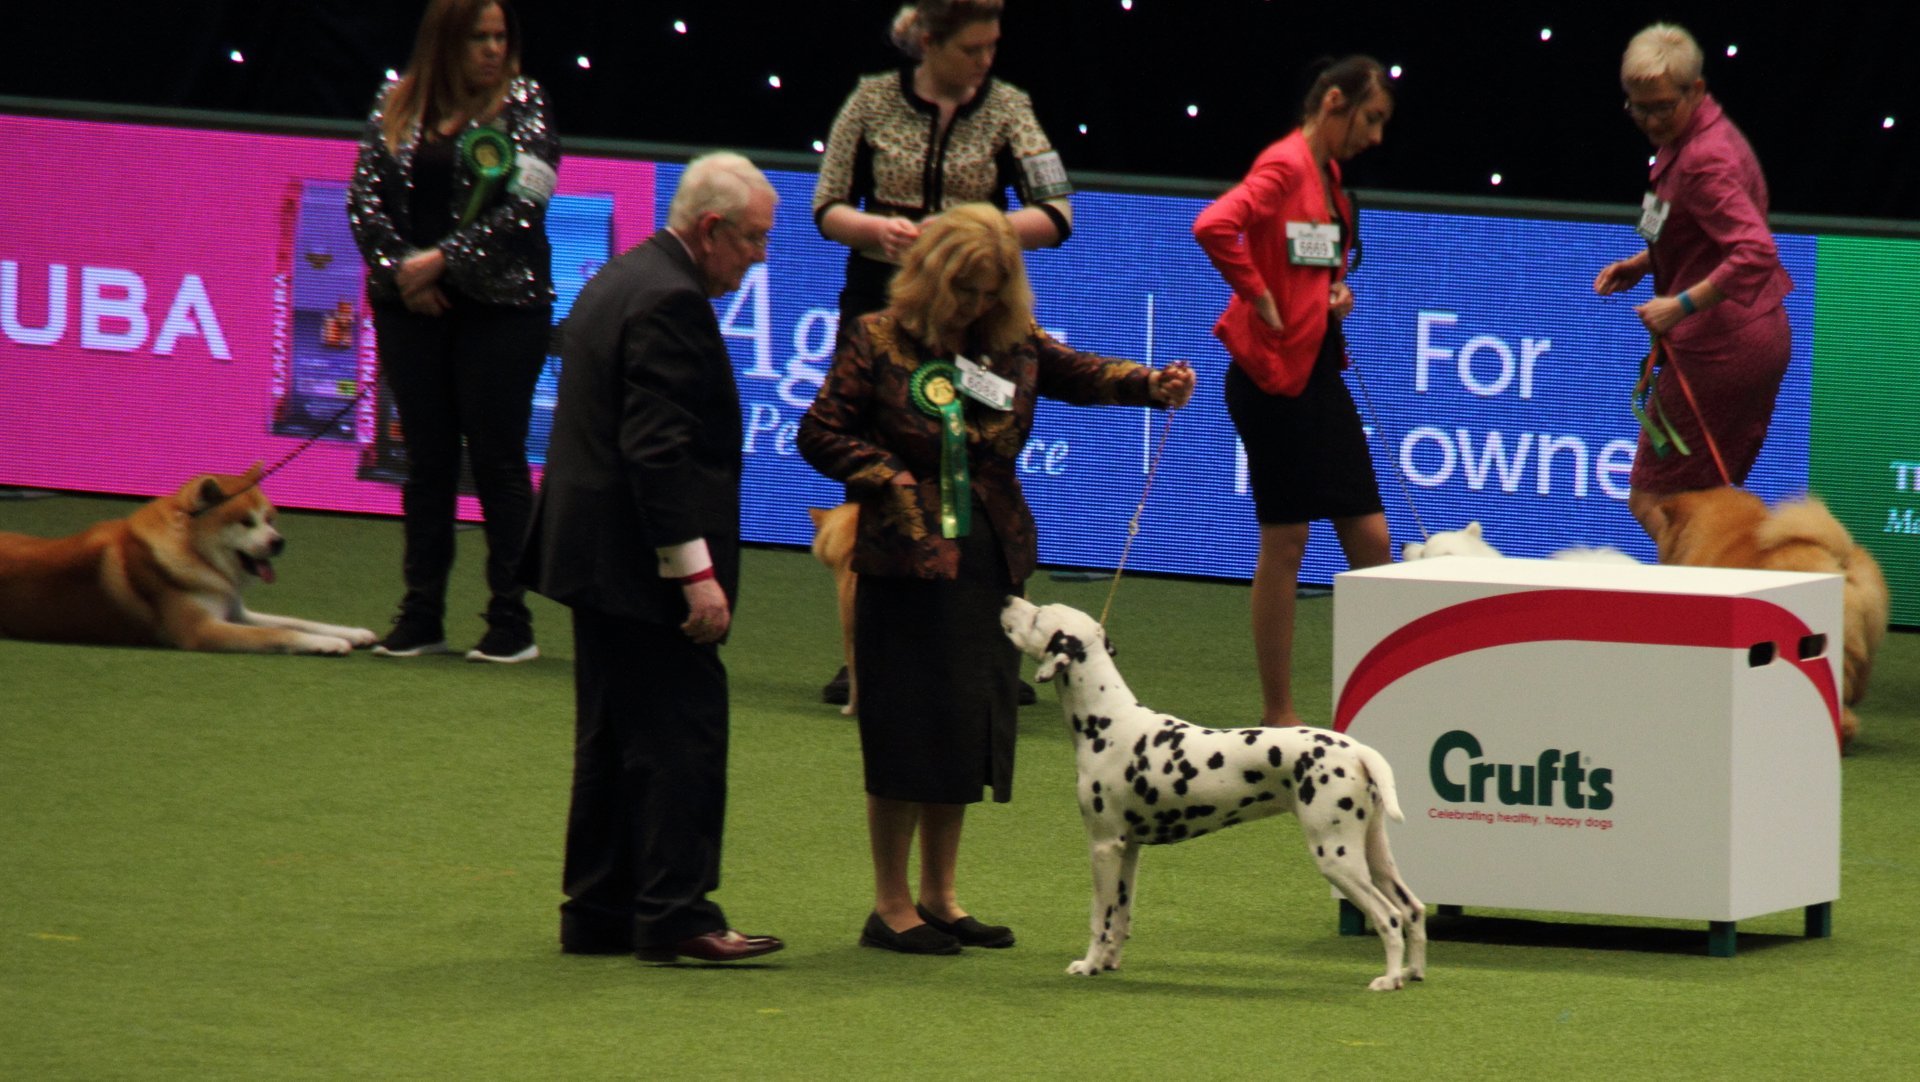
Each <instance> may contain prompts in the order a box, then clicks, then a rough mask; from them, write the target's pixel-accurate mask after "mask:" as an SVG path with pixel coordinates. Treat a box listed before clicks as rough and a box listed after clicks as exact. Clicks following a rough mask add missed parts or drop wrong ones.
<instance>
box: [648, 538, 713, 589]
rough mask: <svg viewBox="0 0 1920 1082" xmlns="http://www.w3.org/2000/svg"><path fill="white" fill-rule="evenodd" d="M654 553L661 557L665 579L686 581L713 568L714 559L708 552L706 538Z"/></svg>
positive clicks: (660, 564)
mask: <svg viewBox="0 0 1920 1082" xmlns="http://www.w3.org/2000/svg"><path fill="white" fill-rule="evenodd" d="M653 551H654V553H655V554H656V555H657V556H658V557H659V560H660V563H659V571H660V577H661V578H663V579H684V578H686V577H687V576H688V575H697V574H699V573H700V572H702V571H705V570H706V569H708V568H710V567H712V566H713V557H712V555H710V554H709V553H708V552H707V539H706V538H704V537H696V538H694V539H693V540H691V541H683V542H681V543H680V544H678V545H667V546H665V547H662V548H657V549H654V550H653Z"/></svg>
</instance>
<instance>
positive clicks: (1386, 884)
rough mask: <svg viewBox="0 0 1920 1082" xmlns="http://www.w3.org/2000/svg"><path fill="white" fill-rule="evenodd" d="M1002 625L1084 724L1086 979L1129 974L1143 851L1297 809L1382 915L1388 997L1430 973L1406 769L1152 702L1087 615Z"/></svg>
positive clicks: (1309, 736)
mask: <svg viewBox="0 0 1920 1082" xmlns="http://www.w3.org/2000/svg"><path fill="white" fill-rule="evenodd" d="M1000 626H1001V629H1002V630H1003V631H1005V632H1006V634H1007V638H1008V639H1010V640H1012V642H1013V644H1014V646H1016V647H1018V648H1019V650H1020V651H1021V652H1022V653H1024V654H1026V655H1027V656H1028V657H1031V658H1035V659H1036V660H1038V661H1039V662H1040V667H1039V670H1038V671H1037V672H1036V673H1035V679H1037V680H1039V681H1040V682H1042V683H1046V682H1053V683H1055V684H1056V685H1057V687H1058V688H1059V694H1060V705H1061V707H1062V708H1063V709H1064V710H1065V712H1066V715H1067V721H1068V722H1069V723H1070V724H1071V725H1072V726H1073V732H1074V745H1075V751H1074V761H1075V766H1076V769H1077V772H1078V774H1079V781H1078V786H1077V787H1078V795H1079V798H1080V816H1081V819H1082V820H1084V821H1085V823H1086V827H1087V841H1088V844H1089V846H1090V847H1091V849H1092V856H1093V907H1092V914H1091V921H1090V932H1091V939H1090V940H1089V942H1088V944H1087V954H1086V957H1084V958H1081V959H1080V960H1079V961H1076V962H1074V963H1073V964H1072V965H1070V966H1068V967H1067V972H1068V973H1072V974H1075V975H1078V976H1094V975H1096V974H1098V973H1100V972H1102V971H1103V970H1109V969H1119V968H1120V951H1121V948H1122V947H1123V946H1125V944H1126V940H1127V936H1128V934H1129V929H1130V927H1131V924H1132V899H1133V895H1134V892H1135V889H1136V888H1137V886H1138V882H1139V881H1138V879H1137V878H1136V875H1135V873H1136V869H1137V868H1138V866H1139V860H1140V849H1141V847H1142V846H1146V845H1167V844H1171V843H1173V842H1181V841H1186V840H1188V839H1191V838H1198V837H1200V836H1201V835H1204V834H1210V833H1212V832H1214V831H1217V830H1222V829H1224V828H1226V827H1230V826H1234V825H1235V824H1238V823H1246V822H1251V821H1253V820H1255V819H1265V818H1267V817H1268V816H1270V815H1277V814H1279V813H1281V812H1288V811H1290V812H1293V813H1294V816H1295V817H1296V818H1297V819H1299V820H1300V828H1301V830H1302V831H1303V832H1304V833H1305V834H1306V841H1307V851H1308V852H1309V853H1311V854H1312V856H1313V859H1314V863H1315V865H1316V866H1317V867H1318V868H1319V869H1320V874H1321V875H1324V876H1326V877H1327V881H1328V882H1330V883H1332V884H1333V885H1334V887H1335V888H1336V889H1338V890H1339V891H1340V893H1341V894H1343V895H1345V896H1346V898H1347V900H1348V901H1350V902H1352V903H1353V904H1354V905H1355V906H1357V907H1358V908H1359V909H1360V911H1361V912H1362V913H1364V914H1366V917H1367V919H1368V920H1369V921H1370V922H1372V924H1373V928H1374V930H1375V932H1377V933H1378V934H1379V936H1380V941H1381V943H1382V944H1384V945H1385V947H1386V955H1387V964H1386V972H1385V973H1382V974H1381V975H1380V976H1378V977H1376V978H1374V980H1373V982H1372V983H1371V984H1370V985H1369V986H1368V987H1370V988H1371V989H1373V990H1374V991H1376V992H1383V991H1390V990H1393V989H1396V988H1401V987H1404V985H1405V983H1406V982H1407V981H1409V980H1416V981H1417V980H1422V979H1424V978H1425V976H1426V967H1427V930H1426V909H1425V908H1424V907H1423V906H1422V905H1421V903H1420V899H1418V898H1416V897H1414V895H1413V891H1412V890H1410V889H1409V888H1408V887H1407V884H1406V882H1405V881H1404V880H1402V879H1401V878H1400V873H1399V871H1398V870H1396V869H1395V867H1394V864H1393V854H1392V853H1391V852H1389V851H1388V849H1387V824H1386V820H1388V819H1393V820H1395V821H1396V822H1398V821H1401V820H1402V819H1403V816H1402V814H1401V811H1400V805H1399V801H1398V800H1397V799H1396V797H1395V796H1394V787H1393V770H1392V768H1391V767H1389V766H1388V765H1387V761H1386V759H1385V758H1383V757H1382V756H1381V755H1380V753H1379V752H1376V751H1374V750H1373V749H1372V748H1369V747H1366V746H1365V745H1363V744H1360V743H1359V742H1357V741H1354V740H1350V739H1348V738H1347V737H1345V736H1343V735H1341V734H1340V733H1336V732H1331V731H1329V730H1325V729H1313V728H1286V729H1270V728H1253V729H1206V728H1202V727H1201V726H1198V725H1192V724H1189V723H1187V722H1184V721H1181V720H1179V719H1178V718H1173V717H1169V716H1168V715H1166V714H1161V713H1158V712H1156V711H1154V710H1151V709H1149V708H1147V707H1145V706H1142V705H1140V703H1139V702H1137V701H1136V700H1135V699H1134V697H1133V692H1131V691H1129V690H1127V685H1126V682H1125V681H1123V680H1121V678H1120V672H1119V670H1118V669H1116V668H1115V667H1114V664H1113V659H1112V657H1111V656H1110V653H1111V651H1110V649H1109V648H1108V646H1107V641H1106V634H1105V632H1103V631H1102V630H1101V628H1100V625H1099V624H1098V623H1097V622H1095V621H1094V619H1093V618H1092V617H1090V616H1088V615H1087V614H1086V613H1083V612H1081V611H1079V610H1078V609H1073V608H1069V607H1067V606H1065V605H1046V606H1036V605H1034V604H1032V603H1031V602H1029V601H1027V600H1025V599H1024V598H1019V597H1009V598H1007V600H1006V604H1005V605H1004V607H1002V609H1001V610H1000Z"/></svg>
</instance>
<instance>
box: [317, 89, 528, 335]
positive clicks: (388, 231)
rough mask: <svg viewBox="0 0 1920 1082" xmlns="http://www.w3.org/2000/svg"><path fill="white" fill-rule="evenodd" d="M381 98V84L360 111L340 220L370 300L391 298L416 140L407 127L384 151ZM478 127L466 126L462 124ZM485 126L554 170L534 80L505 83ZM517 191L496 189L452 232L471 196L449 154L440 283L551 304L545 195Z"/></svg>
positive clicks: (405, 246) (469, 178)
mask: <svg viewBox="0 0 1920 1082" xmlns="http://www.w3.org/2000/svg"><path fill="white" fill-rule="evenodd" d="M386 98H387V92H386V88H385V87H382V88H381V91H380V94H379V95H378V96H377V97H376V98H375V99H374V104H373V112H372V113H371V114H370V115H369V116H368V117H367V128H366V132H365V134H363V135H362V136H361V139H360V155H359V158H358V159H357V160H356V161H355V163H354V167H353V183H352V185H351V186H350V187H349V188H348V190H347V217H348V219H349V220H350V221H351V222H352V225H353V239H354V241H355V242H356V243H358V244H359V246H360V255H361V258H363V259H365V260H366V263H367V268H368V271H369V274H368V276H367V295H368V297H370V298H371V299H373V300H375V301H397V300H398V299H399V297H400V292H399V290H398V289H397V288H395V286H394V284H393V274H394V271H396V270H397V269H399V266H400V264H401V263H402V262H404V261H405V260H406V258H407V257H408V256H409V255H411V254H413V252H414V251H415V248H414V246H413V245H412V244H411V243H409V242H408V240H407V237H408V236H409V235H411V234H412V232H413V223H412V220H411V213H412V212H411V210H410V207H411V202H412V199H411V196H412V191H413V155H414V151H415V150H416V149H417V148H418V147H419V145H420V126H419V125H418V124H415V125H414V127H413V130H411V131H409V132H408V133H407V138H406V140H405V141H404V142H403V143H402V144H401V145H400V147H399V149H398V150H389V149H388V147H387V140H386V136H385V134H384V133H383V132H382V130H381V125H382V123H383V122H384V120H385V106H386ZM480 123H481V122H480V121H474V122H471V123H469V124H468V128H469V129H471V128H474V127H478V126H479V125H480ZM485 123H487V124H488V125H490V126H491V127H494V128H496V129H498V130H500V131H501V132H503V133H505V134H506V136H507V137H508V138H509V139H511V140H512V141H513V146H514V151H515V153H516V154H521V155H532V156H533V157H535V158H538V159H539V160H541V161H543V162H545V163H546V164H547V165H548V166H550V167H558V165H559V163H560V138H559V136H558V135H557V134H555V132H554V130H553V126H552V123H551V122H550V120H549V118H548V115H547V99H546V95H545V94H544V93H542V92H541V90H540V84H539V83H536V82H534V81H533V80H532V79H529V78H527V77H526V76H524V75H523V76H520V77H518V78H516V79H514V80H513V82H512V83H510V84H509V85H508V87H507V96H506V101H505V103H504V104H503V105H502V107H501V109H500V112H499V114H498V115H496V116H495V117H494V118H493V119H492V120H489V121H486V122H485ZM516 187H517V186H516V185H512V184H503V185H501V186H500V188H499V190H498V191H496V192H495V193H494V195H493V196H492V198H491V199H490V200H489V201H488V203H487V204H486V206H485V207H483V208H482V210H481V211H480V213H479V215H478V216H477V217H475V218H474V220H473V221H472V222H470V223H468V224H467V226H466V227H465V228H455V227H456V226H457V225H458V224H459V219H460V215H461V213H462V212H463V211H464V210H465V209H466V206H467V202H468V200H469V198H470V197H471V195H472V192H473V174H472V173H471V172H470V171H469V170H468V169H467V167H466V164H465V163H464V162H461V161H459V160H458V157H457V156H456V161H455V165H454V181H453V198H452V199H451V200H450V201H449V206H450V208H451V213H450V214H449V216H448V221H447V230H446V231H447V239H445V240H443V241H441V242H440V249H441V250H442V251H443V252H445V253H446V258H447V270H446V275H445V278H444V282H445V284H446V285H447V286H448V287H451V288H452V289H453V290H456V291H458V292H459V293H461V294H463V295H465V296H467V297H470V298H472V299H474V300H477V301H483V302H485V303H487V304H500V305H508V306H511V307H515V308H525V307H528V306H531V305H537V304H551V303H553V299H554V293H553V280H552V269H551V264H552V262H553V250H552V247H551V245H549V244H548V242H547V228H546V223H547V206H546V200H545V199H544V198H534V197H530V196H529V195H525V194H520V193H519V192H518V191H516V190H515V189H516Z"/></svg>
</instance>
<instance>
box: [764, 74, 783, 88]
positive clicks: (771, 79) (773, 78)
mask: <svg viewBox="0 0 1920 1082" xmlns="http://www.w3.org/2000/svg"><path fill="white" fill-rule="evenodd" d="M767 85H768V86H770V87H772V88H774V89H775V90H778V89H780V77H779V76H778V75H769V76H767Z"/></svg>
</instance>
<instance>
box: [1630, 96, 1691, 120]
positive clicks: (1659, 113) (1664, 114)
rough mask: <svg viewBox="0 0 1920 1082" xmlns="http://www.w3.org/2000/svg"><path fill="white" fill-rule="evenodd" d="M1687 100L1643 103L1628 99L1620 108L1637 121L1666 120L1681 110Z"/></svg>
mask: <svg viewBox="0 0 1920 1082" xmlns="http://www.w3.org/2000/svg"><path fill="white" fill-rule="evenodd" d="M1686 100H1687V99H1685V98H1670V99H1668V100H1666V101H1650V102H1644V103H1643V102H1637V101H1633V100H1632V99H1628V100H1627V102H1626V103H1625V104H1624V105H1622V106H1620V108H1622V109H1625V110H1626V111H1627V115H1628V116H1631V117H1633V118H1634V119H1635V120H1665V119H1667V118H1668V117H1670V116H1672V115H1673V111H1674V110H1675V109H1678V108H1680V105H1681V103H1682V102H1684V101H1686Z"/></svg>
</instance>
